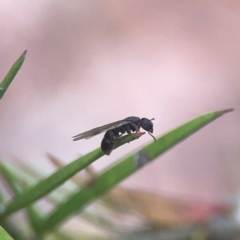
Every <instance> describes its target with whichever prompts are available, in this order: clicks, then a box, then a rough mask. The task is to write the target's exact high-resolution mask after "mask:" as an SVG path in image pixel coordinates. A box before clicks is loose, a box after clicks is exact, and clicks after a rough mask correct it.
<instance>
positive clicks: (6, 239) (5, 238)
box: [0, 226, 13, 240]
mask: <svg viewBox="0 0 240 240" xmlns="http://www.w3.org/2000/svg"><path fill="white" fill-rule="evenodd" d="M0 239H1V240H13V238H12V237H10V235H9V234H8V233H7V232H6V231H5V230H4V229H3V228H2V227H1V226H0Z"/></svg>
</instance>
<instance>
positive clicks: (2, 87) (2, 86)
mask: <svg viewBox="0 0 240 240" xmlns="http://www.w3.org/2000/svg"><path fill="white" fill-rule="evenodd" d="M26 54H27V50H26V51H24V52H23V54H22V55H21V56H20V57H19V58H18V60H17V61H16V62H15V63H14V64H13V66H12V67H11V69H10V70H9V72H8V73H7V75H6V77H5V78H4V79H3V81H2V82H1V83H0V99H1V98H2V97H3V95H4V94H5V92H6V91H7V89H8V87H9V86H10V84H11V82H12V81H13V79H14V78H15V76H16V74H17V73H18V71H19V70H20V68H21V67H22V64H23V62H24V60H25V57H26Z"/></svg>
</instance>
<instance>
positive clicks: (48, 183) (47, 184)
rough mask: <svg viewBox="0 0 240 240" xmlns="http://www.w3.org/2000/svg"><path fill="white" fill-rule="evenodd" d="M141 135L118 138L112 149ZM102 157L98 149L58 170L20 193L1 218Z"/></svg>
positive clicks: (51, 189)
mask: <svg viewBox="0 0 240 240" xmlns="http://www.w3.org/2000/svg"><path fill="white" fill-rule="evenodd" d="M142 134H143V133H133V134H131V135H127V136H124V137H122V138H120V139H119V140H118V141H116V144H115V145H114V148H118V147H120V146H121V145H123V144H125V143H127V142H130V141H133V140H136V139H137V138H139V137H140V136H142ZM103 155H104V153H103V152H102V150H101V149H100V148H98V149H96V150H94V151H92V152H90V153H88V154H87V155H85V156H83V157H81V158H78V159H77V160H75V161H74V162H72V163H70V164H68V165H66V166H65V167H63V168H61V169H59V170H58V171H56V172H55V173H53V174H52V175H50V176H49V177H47V178H45V179H43V180H42V181H40V182H39V183H37V184H36V185H35V186H33V187H31V188H29V189H26V191H24V192H23V193H21V194H20V195H19V196H17V197H16V198H15V199H13V201H12V202H10V203H9V204H8V205H6V207H5V211H4V213H3V214H2V216H1V217H5V216H8V215H10V214H12V213H14V212H16V211H17V210H19V209H21V208H24V207H26V206H28V205H29V204H30V203H32V202H34V201H36V200H38V199H40V198H42V197H43V196H45V195H47V194H48V193H50V192H51V191H53V190H54V189H55V188H57V187H58V186H60V185H61V184H63V183H64V182H65V181H66V180H68V179H69V178H71V177H72V176H73V175H74V174H76V173H77V172H79V171H81V170H82V169H84V168H85V167H87V166H88V165H89V164H91V163H92V162H94V161H96V160H97V159H98V158H100V157H102V156H103Z"/></svg>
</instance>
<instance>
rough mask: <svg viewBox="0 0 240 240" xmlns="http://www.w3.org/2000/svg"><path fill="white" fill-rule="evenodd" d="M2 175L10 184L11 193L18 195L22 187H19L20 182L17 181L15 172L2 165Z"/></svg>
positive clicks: (0, 169) (0, 168)
mask: <svg viewBox="0 0 240 240" xmlns="http://www.w3.org/2000/svg"><path fill="white" fill-rule="evenodd" d="M0 173H1V175H2V176H3V178H4V180H5V182H6V183H7V184H8V186H9V188H10V189H11V191H12V192H13V193H14V194H15V195H18V194H20V192H21V187H20V185H19V181H17V180H16V177H15V176H14V174H13V172H12V171H11V170H10V169H9V168H8V167H7V166H5V165H4V164H2V163H0Z"/></svg>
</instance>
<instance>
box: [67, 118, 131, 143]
mask: <svg viewBox="0 0 240 240" xmlns="http://www.w3.org/2000/svg"><path fill="white" fill-rule="evenodd" d="M129 122H130V121H127V120H120V121H117V122H113V123H109V124H106V125H103V126H101V127H97V128H93V129H92V130H89V131H87V132H83V133H80V134H78V135H76V136H73V137H72V138H73V141H77V140H80V139H84V138H85V139H89V138H91V137H94V136H96V135H98V134H100V133H103V132H106V131H108V130H111V129H114V128H116V127H120V126H122V125H125V124H128V123H129Z"/></svg>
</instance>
